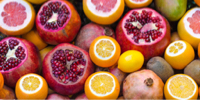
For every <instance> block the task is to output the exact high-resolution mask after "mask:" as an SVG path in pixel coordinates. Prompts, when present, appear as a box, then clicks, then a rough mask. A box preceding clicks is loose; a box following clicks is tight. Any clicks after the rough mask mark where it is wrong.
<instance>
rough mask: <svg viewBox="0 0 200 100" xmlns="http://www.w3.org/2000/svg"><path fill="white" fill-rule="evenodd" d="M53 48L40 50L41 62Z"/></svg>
mask: <svg viewBox="0 0 200 100" xmlns="http://www.w3.org/2000/svg"><path fill="white" fill-rule="evenodd" d="M53 48H54V46H48V47H46V48H44V49H42V50H40V56H41V59H42V61H43V60H44V57H45V56H46V55H47V53H49V52H50V51H51V50H52V49H53Z"/></svg>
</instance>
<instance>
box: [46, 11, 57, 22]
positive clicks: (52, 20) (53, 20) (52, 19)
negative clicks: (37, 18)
mask: <svg viewBox="0 0 200 100" xmlns="http://www.w3.org/2000/svg"><path fill="white" fill-rule="evenodd" d="M57 18H58V13H53V15H52V17H51V18H50V19H49V20H48V22H49V23H51V22H56V21H57Z"/></svg>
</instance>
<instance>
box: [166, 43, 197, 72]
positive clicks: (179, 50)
mask: <svg viewBox="0 0 200 100" xmlns="http://www.w3.org/2000/svg"><path fill="white" fill-rule="evenodd" d="M194 57H195V53H194V49H193V48H192V46H191V45H190V44H189V43H188V42H186V41H183V40H177V41H174V42H172V43H171V44H170V45H169V46H168V47H167V49H166V51H165V54H164V58H165V60H166V61H167V62H168V63H169V64H170V65H171V66H172V67H173V68H174V69H178V70H180V69H183V68H185V67H186V66H187V65H188V64H189V63H190V62H191V61H192V60H193V59H194Z"/></svg>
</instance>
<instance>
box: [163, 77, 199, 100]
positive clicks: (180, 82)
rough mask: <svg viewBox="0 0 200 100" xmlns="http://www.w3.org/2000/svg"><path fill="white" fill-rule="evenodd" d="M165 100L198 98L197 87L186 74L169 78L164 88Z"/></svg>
mask: <svg viewBox="0 0 200 100" xmlns="http://www.w3.org/2000/svg"><path fill="white" fill-rule="evenodd" d="M164 95H165V98H166V99H178V100H183V99H184V100H189V99H197V98H198V85H197V83H196V82H195V81H194V79H192V78H191V77H190V76H188V75H186V74H176V75H173V76H171V77H170V78H169V79H168V80H167V82H166V83H165V86H164Z"/></svg>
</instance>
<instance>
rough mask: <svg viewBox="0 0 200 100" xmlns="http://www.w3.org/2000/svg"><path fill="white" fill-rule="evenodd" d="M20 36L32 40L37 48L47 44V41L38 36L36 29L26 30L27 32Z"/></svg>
mask: <svg viewBox="0 0 200 100" xmlns="http://www.w3.org/2000/svg"><path fill="white" fill-rule="evenodd" d="M22 38H24V39H26V40H28V41H30V42H32V43H33V44H35V46H36V47H37V48H38V49H39V50H42V49H44V48H45V47H46V46H47V43H45V42H44V41H43V40H42V39H41V37H40V36H39V34H38V32H37V30H36V29H35V30H32V31H30V32H28V33H27V34H24V35H22Z"/></svg>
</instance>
